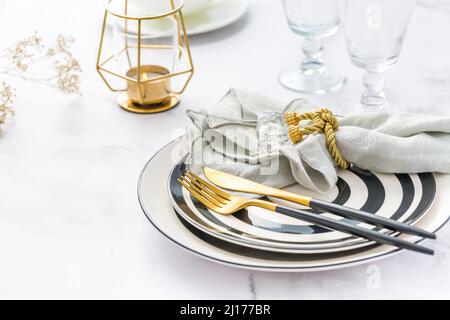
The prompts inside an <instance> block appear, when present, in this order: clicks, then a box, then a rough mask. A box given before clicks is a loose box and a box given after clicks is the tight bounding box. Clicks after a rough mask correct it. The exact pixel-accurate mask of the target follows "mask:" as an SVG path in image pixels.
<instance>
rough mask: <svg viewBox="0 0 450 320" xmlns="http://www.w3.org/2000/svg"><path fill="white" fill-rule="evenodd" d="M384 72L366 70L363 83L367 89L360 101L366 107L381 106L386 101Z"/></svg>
mask: <svg viewBox="0 0 450 320" xmlns="http://www.w3.org/2000/svg"><path fill="white" fill-rule="evenodd" d="M385 83H386V81H385V77H384V73H383V72H380V71H371V70H367V71H366V73H365V74H364V77H363V84H364V86H365V87H366V89H367V91H366V92H365V93H364V94H363V95H362V97H361V103H362V104H363V105H364V106H366V107H368V108H378V109H380V108H383V107H384V106H385V105H386V103H387V100H386V94H385V93H384V85H385Z"/></svg>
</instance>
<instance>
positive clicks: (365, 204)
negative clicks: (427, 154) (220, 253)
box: [168, 160, 436, 254]
mask: <svg viewBox="0 0 450 320" xmlns="http://www.w3.org/2000/svg"><path fill="white" fill-rule="evenodd" d="M185 169H186V165H185V163H184V161H183V160H182V161H181V162H180V163H179V164H178V165H176V166H175V168H174V169H173V170H172V172H171V174H170V178H169V182H168V188H169V196H170V199H171V202H172V205H173V206H174V208H175V210H176V211H177V212H178V214H179V215H180V216H181V217H182V218H183V219H184V220H186V222H188V223H189V224H191V225H192V226H194V227H195V228H197V229H199V230H201V231H202V232H205V233H207V234H209V235H210V236H213V237H216V238H218V239H221V240H224V241H227V242H231V243H234V244H238V245H242V246H246V247H250V248H255V249H260V250H266V251H273V252H285V253H303V254H305V253H306V254H318V253H331V252H341V251H347V250H354V249H358V248H362V247H366V246H370V245H373V244H374V243H373V242H371V241H369V240H366V239H362V238H359V237H355V236H351V235H348V234H345V233H342V232H339V231H334V230H329V229H326V228H323V227H320V226H317V225H311V224H309V223H306V222H303V221H301V220H298V219H294V218H291V217H286V216H283V215H280V214H276V213H272V212H269V211H266V210H264V209H259V208H253V207H252V208H248V209H244V210H241V211H240V212H238V213H236V214H234V215H231V216H223V215H220V214H216V213H214V212H212V211H210V210H208V209H207V208H206V207H205V206H204V205H203V204H202V203H200V202H199V201H197V200H196V199H195V198H193V197H192V196H191V195H190V194H189V192H188V191H187V190H185V189H184V188H182V187H181V185H180V184H179V183H178V179H179V178H180V176H181V175H182V174H183V172H184V171H185ZM286 189H288V190H289V191H293V192H297V193H299V194H303V195H309V196H312V197H314V198H319V199H323V200H327V201H331V202H334V203H337V204H342V205H346V206H349V207H353V208H358V209H361V210H364V211H367V212H370V213H373V214H377V215H382V216H385V217H388V218H391V219H395V220H398V221H402V222H405V223H409V224H415V223H417V222H418V220H419V219H420V218H421V217H422V216H423V215H424V214H425V213H426V211H427V210H428V209H429V207H430V206H431V204H432V202H433V200H434V197H435V194H436V181H435V179H434V176H433V174H431V173H423V174H375V173H372V172H368V171H363V170H360V169H356V168H353V169H350V170H342V171H340V172H339V181H338V183H337V185H336V187H335V188H334V189H333V190H332V191H331V192H329V193H328V194H326V195H319V194H314V193H311V192H310V191H308V190H306V189H303V188H302V187H300V186H299V185H296V186H291V187H289V188H286ZM270 200H272V201H274V202H280V203H283V201H280V200H277V199H272V198H271V199H270ZM284 204H285V202H284ZM289 205H291V206H293V204H292V203H289ZM294 206H295V205H294ZM298 207H299V208H301V209H303V210H312V209H308V208H304V207H301V206H298ZM321 214H324V215H328V216H331V217H333V218H336V219H344V218H341V217H337V216H333V215H332V214H329V213H321ZM344 220H345V221H347V222H350V223H355V224H356V222H355V221H351V220H346V219H344ZM358 224H359V225H360V226H363V227H366V228H371V229H373V228H375V227H374V226H371V225H368V224H364V223H358ZM379 231H380V232H384V233H391V234H392V233H393V232H392V231H390V230H379Z"/></svg>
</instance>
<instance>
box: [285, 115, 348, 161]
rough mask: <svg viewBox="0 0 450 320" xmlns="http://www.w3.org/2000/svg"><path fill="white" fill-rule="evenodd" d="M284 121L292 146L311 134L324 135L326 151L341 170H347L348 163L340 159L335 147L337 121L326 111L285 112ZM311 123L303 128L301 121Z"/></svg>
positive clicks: (339, 153) (340, 156)
mask: <svg viewBox="0 0 450 320" xmlns="http://www.w3.org/2000/svg"><path fill="white" fill-rule="evenodd" d="M284 120H285V122H286V124H287V125H288V126H289V137H290V138H291V141H292V142H293V143H294V144H297V143H299V142H300V141H302V140H303V137H305V136H307V135H309V134H313V133H323V134H325V138H326V143H327V148H328V151H330V154H331V157H332V158H333V160H334V161H335V162H336V163H337V164H338V166H339V167H341V168H343V169H348V167H349V163H348V162H347V161H346V160H345V159H344V158H343V157H342V155H341V152H340V151H339V149H338V147H337V145H336V137H335V134H334V132H335V131H336V130H337V129H338V128H339V121H338V120H337V119H336V117H335V116H334V115H333V113H332V112H331V111H330V110H328V109H321V110H319V111H317V112H305V113H302V114H299V113H297V112H286V113H285V114H284ZM306 120H308V121H311V124H310V125H308V126H306V127H303V128H302V126H301V122H302V121H306Z"/></svg>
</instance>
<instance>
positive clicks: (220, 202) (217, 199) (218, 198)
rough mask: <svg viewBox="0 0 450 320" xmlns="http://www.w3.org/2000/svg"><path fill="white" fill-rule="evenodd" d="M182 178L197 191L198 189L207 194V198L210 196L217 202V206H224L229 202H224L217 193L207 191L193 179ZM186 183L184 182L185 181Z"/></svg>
mask: <svg viewBox="0 0 450 320" xmlns="http://www.w3.org/2000/svg"><path fill="white" fill-rule="evenodd" d="M184 178H185V179H186V178H187V179H188V180H189V181H187V182H188V183H189V184H190V185H191V186H192V184H194V185H195V186H196V187H197V188H198V189H200V190H201V191H203V192H205V193H207V194H208V196H210V197H211V198H213V199H214V200H216V201H218V202H219V203H218V204H217V205H220V206H222V205H224V204H227V202H228V201H229V200H226V199H224V198H222V197H221V196H220V195H218V194H217V193H215V192H214V191H212V190H210V189H208V187H206V186H204V185H202V184H201V183H200V182H199V181H198V180H196V179H195V178H192V177H191V176H189V175H186V176H184ZM185 181H186V180H185Z"/></svg>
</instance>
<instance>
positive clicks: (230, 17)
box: [107, 0, 248, 36]
mask: <svg viewBox="0 0 450 320" xmlns="http://www.w3.org/2000/svg"><path fill="white" fill-rule="evenodd" d="M247 10H248V0H211V4H210V5H209V6H207V7H206V8H204V9H202V10H201V11H199V12H196V13H193V14H189V15H183V18H184V23H185V26H186V32H187V34H188V35H189V36H192V35H196V34H202V33H207V32H211V31H214V30H218V29H221V28H224V27H226V26H229V25H230V24H233V23H234V22H236V21H237V20H239V19H240V18H242V17H243V16H244V14H245V13H246V12H247ZM114 21H115V19H108V20H107V23H108V25H109V26H111V25H113V24H114ZM144 28H145V26H144Z"/></svg>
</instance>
